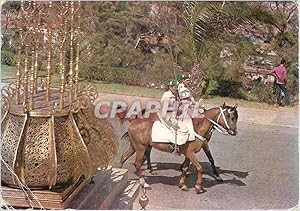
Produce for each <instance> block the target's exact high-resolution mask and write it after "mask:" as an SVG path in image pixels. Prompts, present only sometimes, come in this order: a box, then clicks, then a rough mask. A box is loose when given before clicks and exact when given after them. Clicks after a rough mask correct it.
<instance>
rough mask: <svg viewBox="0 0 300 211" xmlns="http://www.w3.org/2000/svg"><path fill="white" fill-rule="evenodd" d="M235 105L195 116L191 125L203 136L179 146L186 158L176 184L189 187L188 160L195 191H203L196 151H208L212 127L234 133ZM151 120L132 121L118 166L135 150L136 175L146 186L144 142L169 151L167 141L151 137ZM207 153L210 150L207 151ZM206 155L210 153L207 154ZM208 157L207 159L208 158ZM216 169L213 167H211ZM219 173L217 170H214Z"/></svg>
mask: <svg viewBox="0 0 300 211" xmlns="http://www.w3.org/2000/svg"><path fill="white" fill-rule="evenodd" d="M236 108H237V107H236V106H234V107H230V106H225V103H224V105H223V106H220V107H216V108H212V109H209V110H207V111H205V112H204V116H205V118H201V119H200V118H194V119H193V125H194V130H195V132H196V133H197V134H198V135H199V136H201V137H202V138H201V139H202V140H200V139H198V138H196V140H195V141H188V142H186V143H185V144H183V145H180V146H179V153H181V154H183V155H184V156H185V160H184V162H183V163H182V165H181V171H182V175H181V178H180V181H179V187H180V188H181V189H182V190H188V188H187V186H186V177H187V171H188V166H189V164H190V162H192V163H193V165H194V166H195V168H196V170H197V182H196V185H195V190H196V193H202V192H204V190H203V188H202V171H203V169H202V166H201V164H200V163H199V161H198V160H197V157H196V153H197V152H199V151H200V150H201V149H202V148H203V149H204V151H205V152H207V151H209V148H208V140H209V139H210V137H211V133H212V130H213V129H214V128H216V129H217V130H219V131H220V132H223V133H226V134H230V135H233V136H235V135H237V119H238V112H237V109H236ZM153 123H154V121H153V120H151V119H150V120H149V119H136V120H135V121H133V122H132V124H131V125H130V127H129V128H128V136H129V140H130V145H129V148H128V149H127V151H126V152H125V153H124V154H123V155H122V157H121V161H120V166H121V167H122V166H123V164H124V162H125V161H126V160H127V159H128V158H130V157H131V156H132V155H133V154H134V153H135V152H136V159H135V163H134V164H135V168H136V171H135V173H136V175H137V176H138V177H139V178H140V180H141V182H142V183H144V184H145V186H149V185H148V184H147V183H145V182H144V179H143V175H142V171H141V166H142V162H143V157H144V153H145V150H146V148H147V146H152V147H154V148H155V149H158V150H160V151H163V152H171V151H170V147H169V144H167V143H156V142H152V140H151V132H152V126H153ZM209 154H210V153H209ZM207 156H208V158H210V157H211V159H212V156H211V154H210V156H209V155H208V154H207ZM211 159H209V160H210V161H211ZM214 171H215V169H214ZM214 173H215V174H218V173H217V172H214Z"/></svg>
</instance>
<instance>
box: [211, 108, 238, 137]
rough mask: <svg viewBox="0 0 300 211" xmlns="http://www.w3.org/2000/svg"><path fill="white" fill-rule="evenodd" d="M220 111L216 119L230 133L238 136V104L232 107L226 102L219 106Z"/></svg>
mask: <svg viewBox="0 0 300 211" xmlns="http://www.w3.org/2000/svg"><path fill="white" fill-rule="evenodd" d="M219 110H220V113H219V115H218V117H217V119H216V122H217V123H218V124H219V125H221V126H222V127H223V128H222V129H225V131H226V132H227V133H229V134H230V135H233V136H236V135H237V134H238V132H237V120H238V111H237V105H235V106H233V107H231V106H226V105H225V103H224V104H223V106H220V107H219Z"/></svg>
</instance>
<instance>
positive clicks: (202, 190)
mask: <svg viewBox="0 0 300 211" xmlns="http://www.w3.org/2000/svg"><path fill="white" fill-rule="evenodd" d="M195 191H196V193H197V194H201V193H204V192H206V190H204V189H203V188H202V186H201V185H195Z"/></svg>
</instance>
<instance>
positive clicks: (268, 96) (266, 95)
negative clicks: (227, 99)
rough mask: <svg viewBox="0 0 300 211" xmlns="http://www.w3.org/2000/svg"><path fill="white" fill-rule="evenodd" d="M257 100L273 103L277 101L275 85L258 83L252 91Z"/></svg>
mask: <svg viewBox="0 0 300 211" xmlns="http://www.w3.org/2000/svg"><path fill="white" fill-rule="evenodd" d="M251 94H252V96H254V99H253V100H255V101H258V102H264V103H269V104H273V103H274V102H275V93H274V85H273V84H272V83H270V84H262V83H259V84H257V85H256V86H255V87H254V88H253V89H252V91H251Z"/></svg>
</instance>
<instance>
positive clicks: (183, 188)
mask: <svg viewBox="0 0 300 211" xmlns="http://www.w3.org/2000/svg"><path fill="white" fill-rule="evenodd" d="M178 187H179V188H180V189H181V190H183V191H188V190H189V188H188V187H187V186H186V185H184V184H179V185H178Z"/></svg>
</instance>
